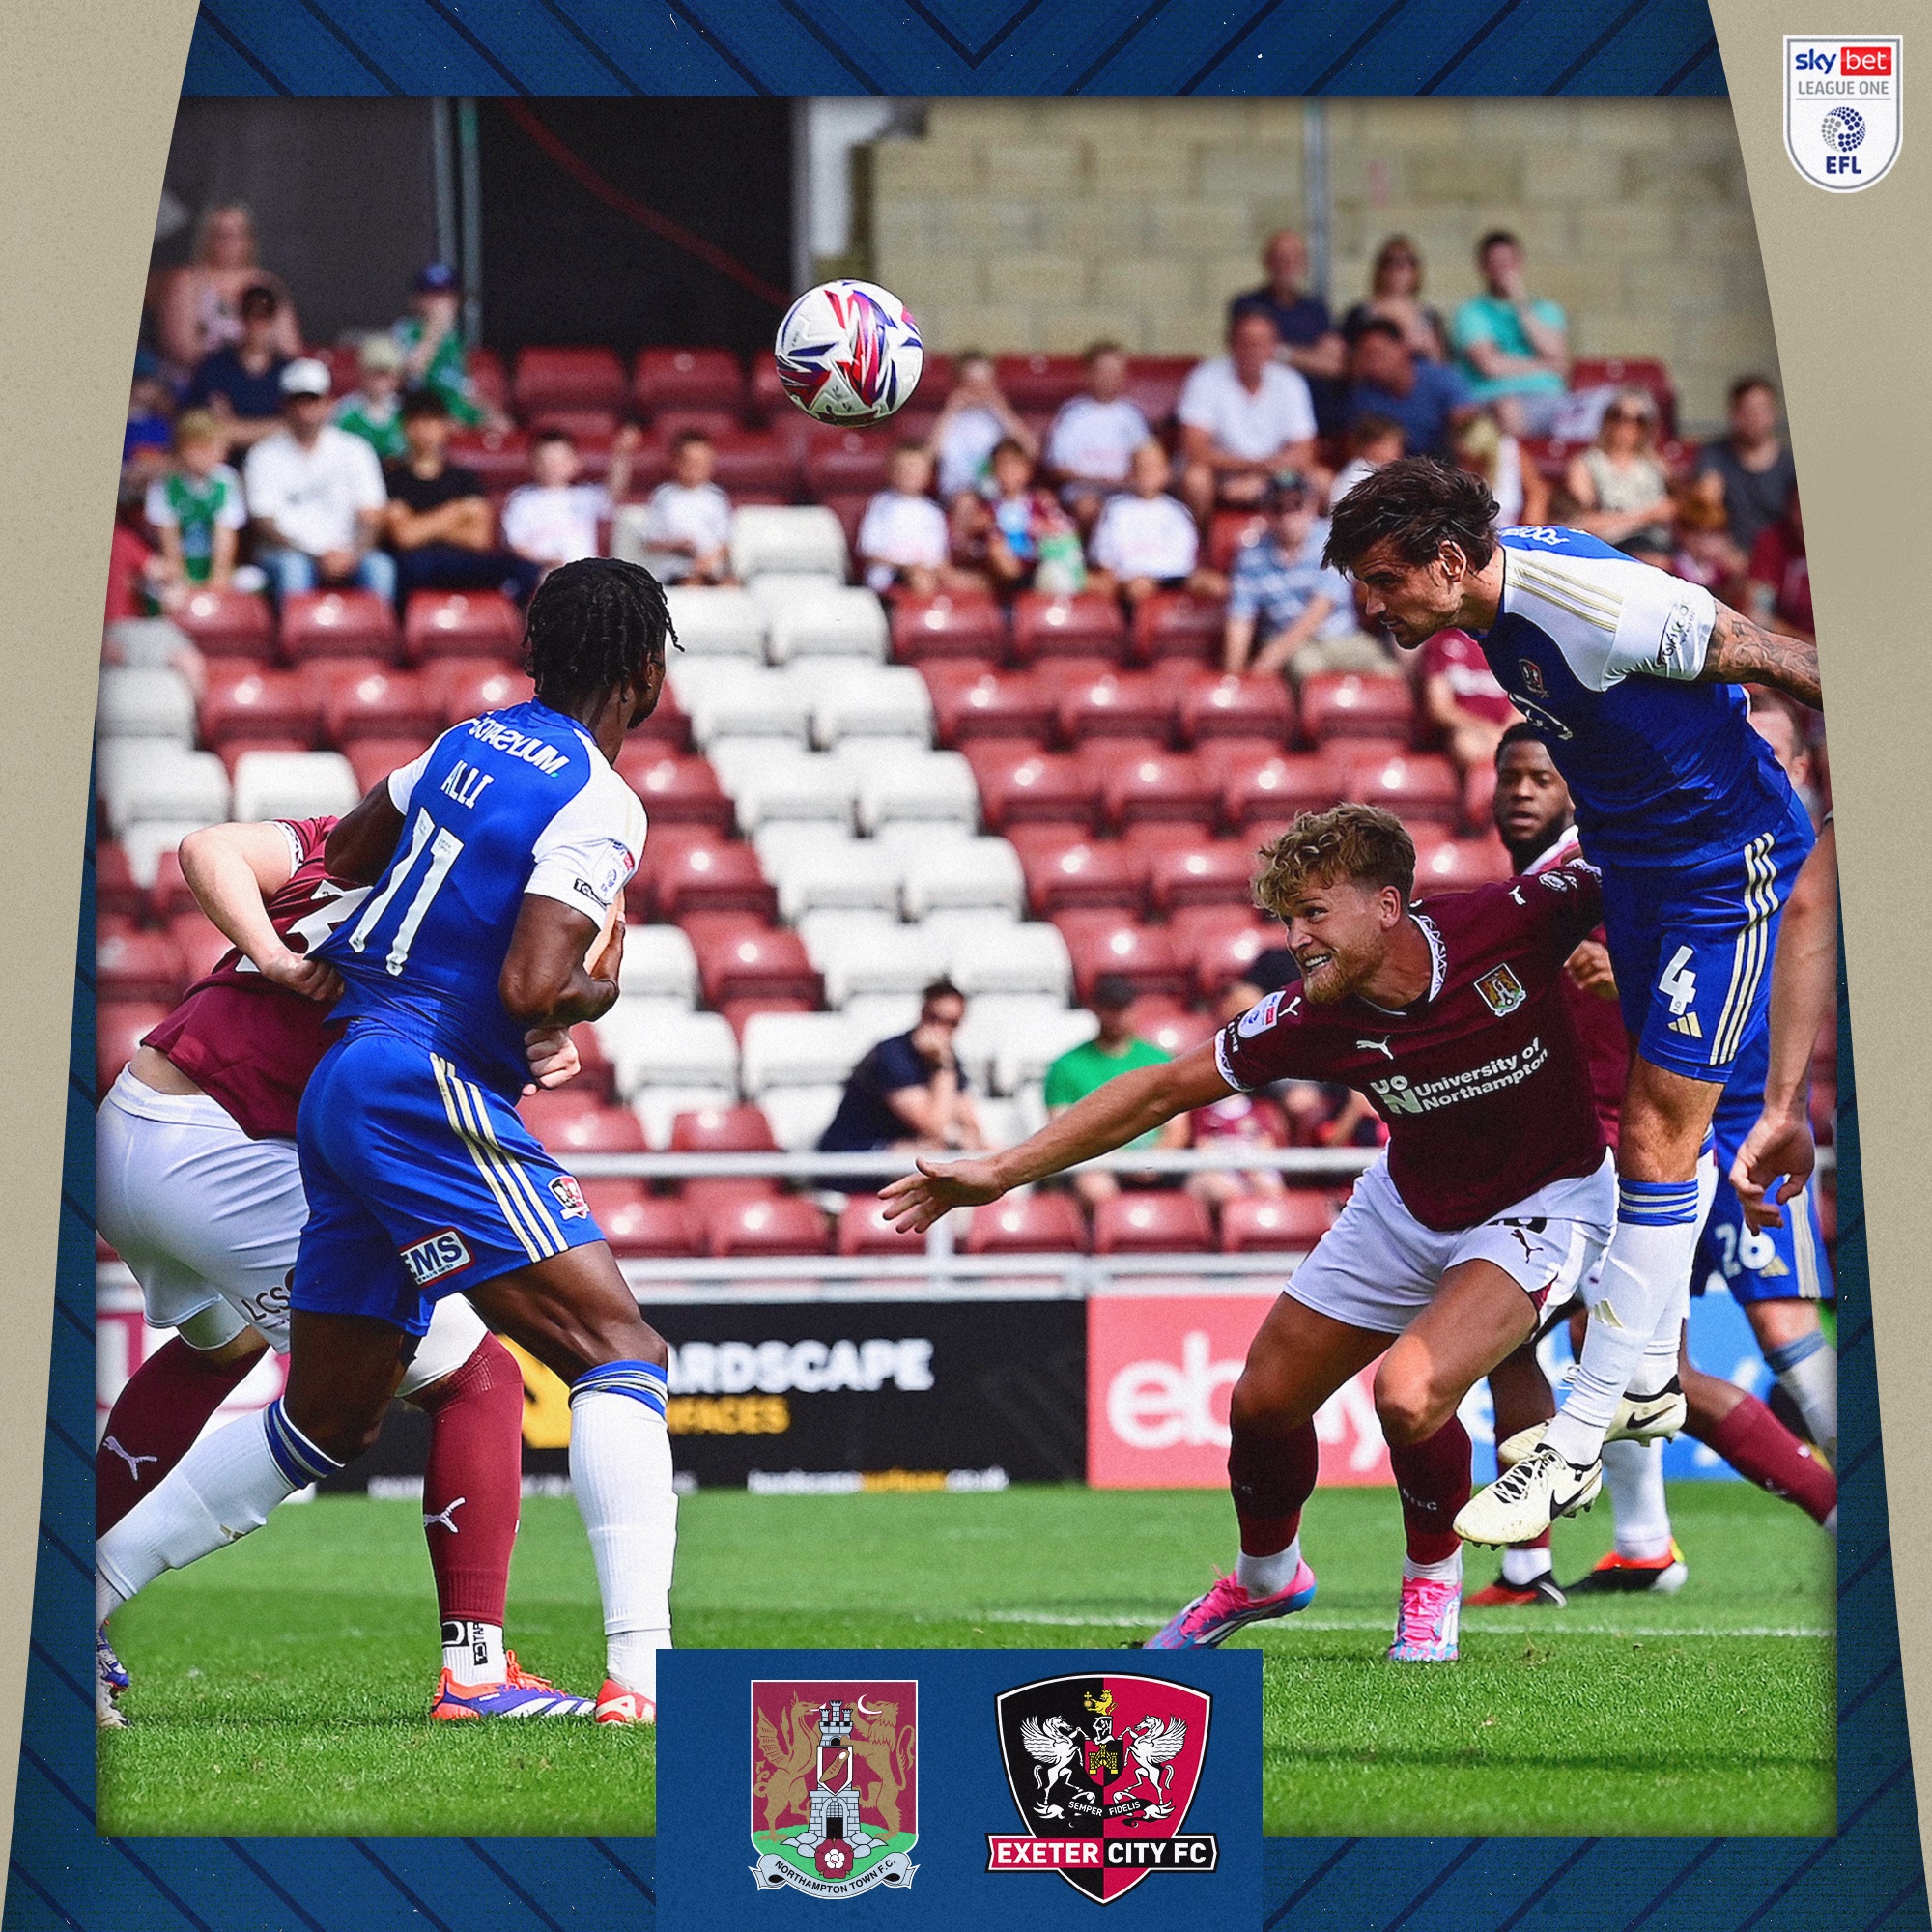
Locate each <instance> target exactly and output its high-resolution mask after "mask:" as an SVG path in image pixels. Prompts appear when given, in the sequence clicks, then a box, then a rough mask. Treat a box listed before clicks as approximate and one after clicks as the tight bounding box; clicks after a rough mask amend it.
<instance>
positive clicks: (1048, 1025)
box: [992, 1007, 1100, 1094]
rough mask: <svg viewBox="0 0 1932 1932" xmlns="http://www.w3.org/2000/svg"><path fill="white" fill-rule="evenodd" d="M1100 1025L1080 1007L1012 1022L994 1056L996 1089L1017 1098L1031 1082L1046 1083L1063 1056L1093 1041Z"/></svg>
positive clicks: (1009, 1023)
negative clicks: (1051, 1069) (1056, 1062)
mask: <svg viewBox="0 0 1932 1932" xmlns="http://www.w3.org/2000/svg"><path fill="white" fill-rule="evenodd" d="M1099 1029H1100V1023H1099V1021H1098V1020H1096V1019H1095V1018H1094V1015H1093V1014H1092V1013H1090V1012H1087V1011H1085V1010H1084V1009H1081V1008H1079V1007H1064V1008H1062V1009H1061V1010H1060V1011H1059V1012H1056V1013H1040V1014H1037V1016H1036V1017H1035V1018H1033V1019H1032V1020H1026V1021H1020V1020H1012V1021H1009V1022H1008V1023H1007V1025H1005V1026H1004V1027H1002V1028H1001V1029H1000V1043H999V1046H998V1048H997V1050H996V1051H995V1053H994V1055H993V1083H992V1084H993V1087H994V1089H995V1091H996V1092H998V1093H1001V1094H1017V1093H1019V1092H1020V1090H1021V1089H1022V1088H1023V1087H1025V1086H1026V1085H1027V1083H1028V1082H1029V1081H1034V1080H1040V1079H1043V1078H1044V1077H1045V1075H1046V1069H1047V1068H1048V1067H1049V1066H1051V1065H1053V1063H1054V1062H1055V1061H1056V1060H1058V1059H1059V1058H1060V1056H1061V1055H1062V1054H1063V1053H1071V1052H1072V1051H1073V1049H1074V1048H1075V1047H1076V1046H1080V1045H1083V1044H1084V1043H1085V1042H1086V1041H1088V1040H1090V1039H1092V1038H1093V1037H1094V1035H1095V1034H1096V1033H1097V1032H1098V1031H1099Z"/></svg>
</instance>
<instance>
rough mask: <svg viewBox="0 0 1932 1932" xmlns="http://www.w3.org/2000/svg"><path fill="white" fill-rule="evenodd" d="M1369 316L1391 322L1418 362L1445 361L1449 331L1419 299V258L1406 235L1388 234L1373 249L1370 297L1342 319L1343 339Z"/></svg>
mask: <svg viewBox="0 0 1932 1932" xmlns="http://www.w3.org/2000/svg"><path fill="white" fill-rule="evenodd" d="M1372 316H1380V317H1382V318H1384V319H1385V320H1386V321H1389V322H1392V323H1394V324H1395V325H1396V326H1397V327H1399V328H1400V329H1401V330H1402V339H1403V341H1404V342H1405V343H1406V344H1407V346H1408V353H1409V354H1410V355H1413V356H1414V357H1415V358H1416V360H1417V361H1419V362H1446V361H1448V359H1449V331H1448V330H1447V329H1446V328H1444V327H1443V326H1442V317H1441V315H1440V314H1439V312H1438V311H1436V310H1435V309H1433V308H1431V307H1429V306H1428V304H1427V303H1425V302H1424V301H1423V299H1422V255H1421V253H1420V251H1419V250H1418V249H1417V247H1416V245H1415V243H1414V242H1413V241H1410V240H1409V239H1408V237H1407V236H1406V235H1391V236H1390V237H1389V238H1388V240H1387V241H1384V242H1383V243H1382V245H1381V246H1380V247H1379V248H1378V249H1377V250H1376V265H1375V267H1374V269H1373V270H1370V273H1369V298H1368V300H1367V301H1358V302H1357V303H1356V304H1355V305H1354V307H1353V308H1351V309H1350V311H1349V313H1348V314H1347V315H1345V316H1344V317H1343V318H1342V337H1343V340H1344V341H1346V342H1352V341H1353V340H1354V339H1355V336H1356V334H1357V333H1358V332H1359V331H1360V329H1361V327H1362V325H1363V324H1364V323H1365V322H1367V321H1368V320H1369V319H1370V318H1371V317H1372Z"/></svg>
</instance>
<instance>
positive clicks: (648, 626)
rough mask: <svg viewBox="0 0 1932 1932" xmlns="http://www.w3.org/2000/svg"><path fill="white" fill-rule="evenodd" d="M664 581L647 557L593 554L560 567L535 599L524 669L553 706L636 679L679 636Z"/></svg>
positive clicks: (661, 659) (541, 696) (526, 635)
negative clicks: (641, 560)
mask: <svg viewBox="0 0 1932 1932" xmlns="http://www.w3.org/2000/svg"><path fill="white" fill-rule="evenodd" d="M676 637H677V633H676V631H675V630H674V629H673V628H672V626H671V621H670V611H669V610H668V607H667V606H666V604H665V594H664V585H663V584H661V583H660V582H658V581H657V579H656V578H655V577H653V576H652V575H651V574H650V572H649V571H648V570H646V569H644V568H643V566H642V565H641V564H636V563H623V562H620V561H619V560H618V559H617V558H615V557H611V556H586V557H582V558H580V559H579V560H578V561H577V562H576V563H566V564H563V565H561V566H559V567H558V568H557V569H555V570H553V571H552V572H551V574H550V575H549V576H548V577H546V578H545V579H544V581H543V582H542V583H540V584H539V585H538V586H537V592H536V595H535V596H534V597H532V598H531V599H530V611H529V616H528V619H527V620H526V623H525V626H524V666H523V668H524V669H525V670H526V672H527V673H528V674H529V675H530V676H531V677H532V678H534V679H535V680H536V687H537V697H538V698H539V700H540V701H541V702H543V703H545V704H548V705H550V706H551V707H552V708H553V709H554V710H562V709H564V708H565V707H566V706H568V705H570V704H573V703H575V702H576V701H578V700H579V699H581V698H584V697H595V696H601V695H602V694H604V693H606V692H611V691H615V690H616V689H617V687H618V686H619V685H620V684H624V683H631V684H636V683H637V682H638V681H639V678H640V677H641V675H642V673H643V668H644V667H645V665H647V664H662V663H663V662H664V655H665V646H666V645H667V644H668V643H670V642H673V641H674V640H675V639H676Z"/></svg>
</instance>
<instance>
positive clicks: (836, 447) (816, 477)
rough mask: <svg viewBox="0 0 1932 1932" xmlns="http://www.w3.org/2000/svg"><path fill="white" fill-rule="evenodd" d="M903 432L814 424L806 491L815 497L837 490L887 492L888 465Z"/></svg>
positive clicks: (809, 432) (808, 447) (808, 448)
mask: <svg viewBox="0 0 1932 1932" xmlns="http://www.w3.org/2000/svg"><path fill="white" fill-rule="evenodd" d="M899 435H900V432H899V431H898V430H896V429H895V428H893V427H891V426H888V427H886V428H884V429H841V428H839V427H838V425H837V424H836V423H818V422H814V423H812V424H811V426H810V428H809V429H808V430H807V432H806V441H805V487H806V490H807V491H808V493H809V494H810V496H812V497H823V496H826V495H828V494H829V493H831V492H833V491H836V490H883V489H884V488H885V487H886V465H887V462H888V461H889V459H890V458H891V456H892V453H893V445H894V444H895V443H896V442H897V441H898V440H899Z"/></svg>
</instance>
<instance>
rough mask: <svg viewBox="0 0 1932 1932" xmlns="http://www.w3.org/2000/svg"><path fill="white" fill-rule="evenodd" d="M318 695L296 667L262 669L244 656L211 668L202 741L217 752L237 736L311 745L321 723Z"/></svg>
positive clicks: (203, 708) (204, 699)
mask: <svg viewBox="0 0 1932 1932" xmlns="http://www.w3.org/2000/svg"><path fill="white" fill-rule="evenodd" d="M316 697H317V694H316V693H315V692H314V691H312V690H310V689H309V688H308V687H307V686H306V685H305V684H304V683H303V681H302V680H301V679H300V678H298V677H297V676H296V674H295V673H294V672H293V671H286V670H261V669H258V668H256V666H255V665H254V664H252V663H250V662H248V661H247V660H245V659H230V660H222V659H217V660H216V661H215V662H214V663H213V664H212V665H210V666H209V668H208V686H207V690H206V691H205V692H204V694H203V696H202V700H201V706H200V713H201V741H202V743H203V744H204V745H206V746H208V747H209V748H210V750H212V751H217V752H218V751H219V750H220V749H221V748H222V746H224V745H226V744H227V743H228V742H229V741H230V740H231V739H233V738H280V739H283V740H285V741H287V742H290V743H293V744H299V745H303V746H311V745H313V744H314V743H315V739H316V731H317V728H318V726H319V725H320V724H321V717H320V712H319V707H318V705H317V702H316Z"/></svg>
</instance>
